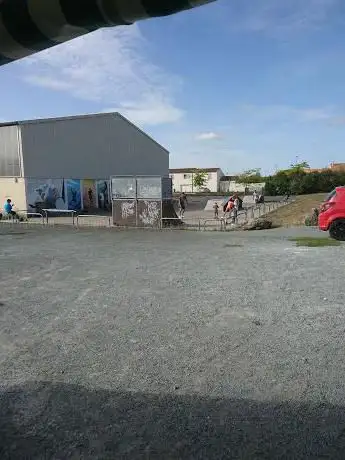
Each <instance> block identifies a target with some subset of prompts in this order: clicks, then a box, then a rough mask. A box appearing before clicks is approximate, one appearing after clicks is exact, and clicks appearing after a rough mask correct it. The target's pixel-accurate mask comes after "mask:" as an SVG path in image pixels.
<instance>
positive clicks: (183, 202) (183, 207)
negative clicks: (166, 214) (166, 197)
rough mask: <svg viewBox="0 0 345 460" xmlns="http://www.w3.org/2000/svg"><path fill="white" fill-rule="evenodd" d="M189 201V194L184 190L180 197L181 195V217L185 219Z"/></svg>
mask: <svg viewBox="0 0 345 460" xmlns="http://www.w3.org/2000/svg"><path fill="white" fill-rule="evenodd" d="M187 204H188V201H187V195H186V194H185V193H184V192H182V193H181V195H180V197H179V208H180V218H181V219H183V217H184V212H185V210H186V207H187Z"/></svg>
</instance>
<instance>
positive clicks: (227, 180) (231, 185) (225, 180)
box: [219, 176, 266, 194]
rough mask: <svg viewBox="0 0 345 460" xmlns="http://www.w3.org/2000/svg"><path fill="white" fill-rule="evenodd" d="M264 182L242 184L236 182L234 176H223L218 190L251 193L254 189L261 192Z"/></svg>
mask: <svg viewBox="0 0 345 460" xmlns="http://www.w3.org/2000/svg"><path fill="white" fill-rule="evenodd" d="M265 185H266V184H265V182H260V183H253V184H242V183H241V182H237V180H236V176H223V177H222V178H221V181H220V186H219V190H220V191H221V192H223V193H235V192H236V193H249V194H250V193H253V192H254V190H256V191H257V192H258V193H263V190H264V188H265Z"/></svg>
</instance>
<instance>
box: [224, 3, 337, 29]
mask: <svg viewBox="0 0 345 460" xmlns="http://www.w3.org/2000/svg"><path fill="white" fill-rule="evenodd" d="M340 4H341V1H340V0H281V1H279V0H262V1H260V2H258V1H256V0H234V2H233V3H232V5H231V10H232V13H233V14H232V17H235V18H236V20H234V22H233V28H235V29H237V30H247V31H250V32H263V33H269V34H274V35H277V34H278V35H280V34H282V33H283V34H286V33H291V32H298V31H302V30H306V29H311V28H312V29H314V28H318V27H320V26H321V25H325V24H327V23H329V21H330V19H336V12H337V8H338V7H339V5H340Z"/></svg>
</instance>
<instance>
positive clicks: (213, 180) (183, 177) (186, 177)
mask: <svg viewBox="0 0 345 460" xmlns="http://www.w3.org/2000/svg"><path fill="white" fill-rule="evenodd" d="M200 170H202V171H203V172H205V173H206V174H207V180H206V182H205V185H204V187H202V188H201V189H199V188H195V187H194V176H195V174H196V172H197V171H200ZM169 176H170V178H171V179H172V187H173V191H174V192H175V193H180V192H185V193H196V192H200V191H208V192H219V190H220V179H221V178H222V177H223V176H224V173H223V171H222V170H221V169H220V168H200V169H199V168H178V169H170V170H169Z"/></svg>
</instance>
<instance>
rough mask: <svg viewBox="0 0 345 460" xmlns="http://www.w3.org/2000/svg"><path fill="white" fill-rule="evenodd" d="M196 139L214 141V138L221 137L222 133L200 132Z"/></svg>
mask: <svg viewBox="0 0 345 460" xmlns="http://www.w3.org/2000/svg"><path fill="white" fill-rule="evenodd" d="M196 139H197V140H198V141H212V140H215V139H220V135H219V134H217V133H214V132H212V131H210V132H208V133H200V134H198V135H197V136H196Z"/></svg>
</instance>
